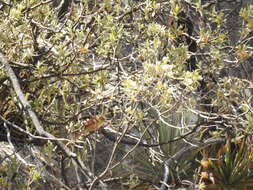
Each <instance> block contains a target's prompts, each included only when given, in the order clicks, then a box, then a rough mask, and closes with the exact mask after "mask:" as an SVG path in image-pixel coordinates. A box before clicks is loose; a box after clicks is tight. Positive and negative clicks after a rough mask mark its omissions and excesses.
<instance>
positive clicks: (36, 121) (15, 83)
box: [0, 51, 76, 157]
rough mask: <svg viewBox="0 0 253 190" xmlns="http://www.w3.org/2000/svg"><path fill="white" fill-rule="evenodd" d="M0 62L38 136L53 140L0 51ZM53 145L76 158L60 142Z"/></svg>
mask: <svg viewBox="0 0 253 190" xmlns="http://www.w3.org/2000/svg"><path fill="white" fill-rule="evenodd" d="M0 62H2V63H3V64H4V67H5V70H6V73H7V75H8V77H9V78H10V80H11V82H12V86H13V88H14V91H15V92H16V94H17V97H18V99H19V101H20V102H21V104H22V105H23V107H24V109H25V110H26V111H27V112H28V114H29V116H30V118H31V120H32V122H33V124H34V126H35V129H36V131H37V132H38V134H39V135H41V136H45V137H47V138H55V137H54V136H53V135H52V134H50V133H48V132H46V131H45V130H44V129H43V127H42V126H41V124H40V121H39V119H38V117H37V115H36V114H35V112H34V111H33V110H32V108H31V106H30V104H29V102H28V101H27V100H26V98H25V96H24V93H23V92H22V90H21V88H20V84H19V81H18V78H17V76H16V74H15V73H14V71H13V69H12V68H11V66H10V64H9V61H8V60H7V59H6V58H5V56H4V55H3V53H2V52H1V51H0ZM55 143H56V144H57V146H59V147H60V148H61V150H62V151H63V152H64V153H65V154H66V155H67V156H68V157H76V154H75V153H73V152H72V151H70V149H68V148H67V147H66V146H65V145H64V144H63V143H62V142H59V141H55Z"/></svg>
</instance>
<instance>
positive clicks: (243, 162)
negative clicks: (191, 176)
mask: <svg viewBox="0 0 253 190" xmlns="http://www.w3.org/2000/svg"><path fill="white" fill-rule="evenodd" d="M209 153H210V152H206V154H205V155H204V158H203V160H202V162H201V164H202V167H203V171H202V172H201V185H200V186H201V187H202V189H205V190H211V189H221V190H228V189H229V190H249V189H252V187H253V147H252V141H251V138H249V137H247V136H244V137H242V138H241V139H239V140H238V139H231V138H230V137H229V138H228V139H227V142H226V144H225V145H222V146H220V147H219V149H218V151H217V154H216V156H215V158H210V157H209V156H208V154H209ZM208 157H209V158H208Z"/></svg>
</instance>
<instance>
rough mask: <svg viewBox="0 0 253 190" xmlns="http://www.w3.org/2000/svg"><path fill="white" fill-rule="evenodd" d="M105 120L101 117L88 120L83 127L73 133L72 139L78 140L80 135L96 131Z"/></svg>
mask: <svg viewBox="0 0 253 190" xmlns="http://www.w3.org/2000/svg"><path fill="white" fill-rule="evenodd" d="M105 120H106V118H105V116H103V115H97V116H95V117H93V118H91V119H89V120H88V121H86V122H84V125H83V127H82V128H81V129H80V130H78V131H76V132H74V138H75V139H79V138H80V137H81V136H82V135H84V134H86V133H89V132H93V131H96V130H98V129H99V128H101V127H103V126H104V124H105Z"/></svg>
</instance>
